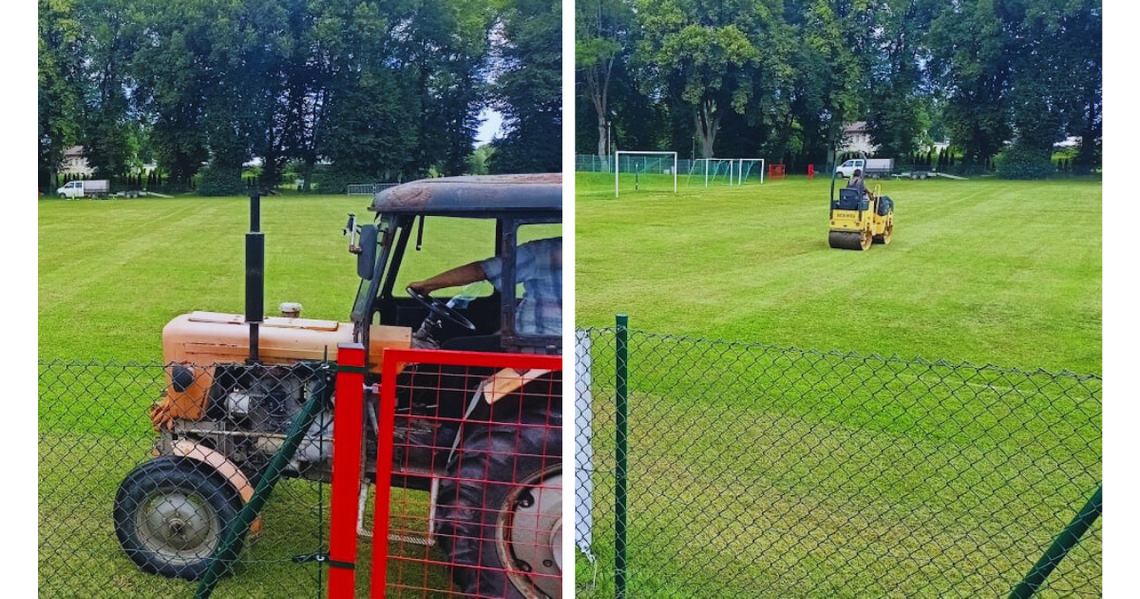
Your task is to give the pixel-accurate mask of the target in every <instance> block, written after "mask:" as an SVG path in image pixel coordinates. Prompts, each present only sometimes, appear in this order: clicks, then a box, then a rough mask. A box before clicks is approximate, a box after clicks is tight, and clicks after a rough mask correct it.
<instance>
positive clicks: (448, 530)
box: [436, 410, 562, 599]
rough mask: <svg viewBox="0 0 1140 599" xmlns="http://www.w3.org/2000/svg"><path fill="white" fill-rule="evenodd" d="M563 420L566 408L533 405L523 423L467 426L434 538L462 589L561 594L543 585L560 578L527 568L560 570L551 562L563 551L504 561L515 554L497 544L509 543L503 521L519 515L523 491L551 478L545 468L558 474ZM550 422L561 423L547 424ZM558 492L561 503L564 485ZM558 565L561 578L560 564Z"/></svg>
mask: <svg viewBox="0 0 1140 599" xmlns="http://www.w3.org/2000/svg"><path fill="white" fill-rule="evenodd" d="M561 420H562V415H561V413H556V414H549V415H548V414H547V413H546V411H545V410H543V411H541V412H540V411H538V410H531V411H525V412H523V414H522V416H521V418H520V420H519V421H518V422H519V423H521V426H520V424H516V423H510V424H505V423H497V422H493V423H479V424H476V425H472V424H470V423H469V424H467V425H465V427H464V428H465V429H466V430H465V431H464V434H463V440H462V442H461V443H460V445H459V451H458V455H459V458H458V459H457V460H455V461H454V463H452V464H451V465H450V467H449V468H448V472H447V476H446V478H444V479H443V480H442V481H441V483H440V487H439V500H438V501H439V507H438V512H437V513H438V522H439V525H438V527H437V537H436V538H437V539H439V543H440V546H441V548H442V549H443V550H444V552H445V553H446V554H447V555H448V556H449V557H450V561H451V563H452V572H451V576H452V580H453V581H454V583H455V586H456V587H457V590H458V591H459V593H461V594H462V595H464V596H471V597H509V598H512V599H515V598H522V597H528V596H536V595H537V596H543V595H551V596H557V594H558V591H557V590H554V592H553V593H548V592H545V591H544V590H543V587H547V588H549V586H548V585H549V584H550V583H551V582H555V583H557V580H554V579H552V578H551V577H550V576H537V577H536V576H530V575H529V574H528V573H530V572H535V573H539V574H542V573H549V572H550V571H551V570H552V569H554V568H555V564H554V562H555V561H557V562H560V561H561V559H560V555H557V553H556V558H557V559H555V560H544V562H545V561H549V562H550V563H541V564H533V565H531V564H526V563H522V562H517V563H511V564H507V565H504V563H503V562H504V559H503V557H505V556H509V555H511V552H510V551H509V550H506V551H503V549H504V547H500V543H504V544H505V543H506V541H503V540H501V539H499V534H498V533H499V531H500V529H501V522H502V521H503V520H505V519H507V517H508V516H510V515H511V514H512V512H516V513H517V510H516V509H515V508H516V506H517V505H521V504H520V500H519V499H518V498H519V497H529V498H530V501H533V496H532V495H531V494H530V493H529V492H528V489H534V488H536V485H538V484H539V483H541V481H542V480H543V477H544V476H545V477H546V478H545V479H546V480H549V479H551V478H553V475H551V476H546V475H545V473H552V472H558V473H560V472H561V463H562V457H561V453H562V428H561ZM553 423H556V425H554V426H548V424H553ZM528 481H529V482H528ZM558 495H559V497H558V498H557V501H558V504H559V505H561V497H560V495H561V492H560V491H558ZM540 496H541V495H540ZM542 501H547V500H546V499H543V500H542ZM526 507H529V506H526ZM558 509H561V508H560V507H559V508H558ZM560 521H561V520H560V519H559V522H560ZM559 538H560V536H559ZM556 551H557V550H556ZM508 561H509V558H508ZM557 571H558V575H559V576H560V575H561V569H560V568H558V569H557ZM508 573H510V574H508ZM519 579H523V580H524V582H522V583H520V582H518V580H519ZM536 579H537V581H536ZM520 584H521V585H522V586H525V587H528V590H527V592H526V593H524V592H523V591H520V590H519V588H518V587H519V586H520ZM555 588H557V587H555Z"/></svg>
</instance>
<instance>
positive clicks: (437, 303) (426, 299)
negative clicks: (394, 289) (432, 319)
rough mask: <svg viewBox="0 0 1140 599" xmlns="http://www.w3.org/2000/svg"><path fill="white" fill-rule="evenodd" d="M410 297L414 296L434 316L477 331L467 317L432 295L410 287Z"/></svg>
mask: <svg viewBox="0 0 1140 599" xmlns="http://www.w3.org/2000/svg"><path fill="white" fill-rule="evenodd" d="M408 295H410V296H412V299H414V300H416V301H417V302H419V303H421V304H423V305H424V307H425V308H427V309H428V311H429V312H431V313H432V314H435V315H436V316H438V317H440V318H443V319H446V320H448V321H449V322H452V323H455V324H457V325H459V326H461V327H463V328H465V329H467V330H470V331H474V330H475V325H474V324H473V323H472V322H471V321H470V320H467V317H465V316H463V315H462V314H460V313H459V312H457V311H456V310H455V309H454V308H452V307H451V306H448V305H447V303H446V302H444V301H441V300H439V299H436V298H434V297H432V296H430V295H427V294H424V293H420V292H419V291H416V290H415V289H412V288H411V287H408Z"/></svg>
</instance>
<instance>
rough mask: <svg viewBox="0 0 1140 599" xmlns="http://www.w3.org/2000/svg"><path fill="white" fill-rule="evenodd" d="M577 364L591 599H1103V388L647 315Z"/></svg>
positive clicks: (607, 336) (580, 497)
mask: <svg viewBox="0 0 1140 599" xmlns="http://www.w3.org/2000/svg"><path fill="white" fill-rule="evenodd" d="M576 360H577V365H576V371H577V378H578V387H577V389H576V392H577V398H576V410H575V414H576V430H577V433H576V434H577V437H576V450H577V454H578V455H577V456H576V464H575V469H576V477H577V485H576V489H577V496H576V511H577V518H576V520H577V522H578V524H579V525H578V527H577V529H576V539H575V540H576V545H577V546H578V548H579V551H578V554H577V555H578V557H577V565H576V581H575V582H576V587H577V596H579V597H620V596H628V597H744V596H748V597H757V596H762V597H883V596H906V597H934V596H962V597H1007V596H1011V593H1013V592H1014V589H1015V588H1018V586H1019V584H1032V585H1033V590H1035V591H1036V596H1040V597H1071V596H1099V595H1100V594H1101V564H1102V559H1101V522H1100V520H1096V519H1095V518H1090V517H1089V513H1090V509H1091V508H1089V507H1088V506H1086V507H1085V509H1082V507H1081V506H1083V505H1086V503H1088V504H1090V505H1091V504H1092V502H1090V500H1089V497H1090V496H1092V495H1093V494H1094V492H1096V491H1097V490H1098V488H1099V486H1100V483H1101V456H1102V454H1101V407H1102V401H1101V393H1102V380H1101V378H1100V377H1099V376H1092V375H1080V374H1074V373H1071V372H1059V373H1055V372H1047V371H1044V370H1019V369H1012V368H1000V367H996V366H992V365H985V366H976V365H972V364H968V363H952V362H945V361H927V360H922V359H902V358H899V357H881V356H874V355H872V356H863V355H858V354H853V353H839V352H816V351H805V350H798V349H793V348H781V347H775V346H769V345H761V344H747V343H729V342H722V341H708V340H700V339H690V338H682V337H673V336H667V335H657V334H651V333H645V332H640V331H636V330H630V329H628V326H627V324H626V323H625V321H619V324H618V326H617V327H616V328H598V329H585V330H579V331H578V348H577V350H576ZM1095 499H1096V506H1097V512H1098V513H1099V505H1100V504H1099V496H1098V497H1096V498H1095ZM611 510H612V512H611ZM1074 514H1078V518H1077V519H1076V520H1074ZM1077 521H1079V522H1080V523H1081V525H1082V526H1084V527H1085V528H1087V532H1084V531H1077V530H1076V529H1073V528H1072V527H1071V526H1067V525H1070V522H1077ZM1062 531H1066V532H1065V533H1062ZM1079 532H1083V536H1081V534H1079ZM1078 539H1079V542H1078ZM1055 540H1056V541H1057V542H1062V541H1063V542H1064V543H1065V545H1066V547H1064V551H1060V549H1059V548H1057V547H1054V548H1053V549H1050V548H1051V546H1053V544H1054V541H1055ZM1061 555H1064V559H1063V560H1062V559H1060V558H1059V557H1058V556H1061ZM1035 564H1037V567H1035ZM1041 564H1048V566H1049V567H1050V568H1052V572H1051V573H1050V572H1047V571H1045V569H1044V568H1041V567H1040V566H1041ZM1027 572H1030V573H1031V577H1029V578H1027V579H1026V581H1023V577H1026V573H1027ZM1046 575H1047V577H1046ZM1015 596H1018V597H1023V596H1027V595H1015Z"/></svg>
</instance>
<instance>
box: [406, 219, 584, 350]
mask: <svg viewBox="0 0 1140 599" xmlns="http://www.w3.org/2000/svg"><path fill="white" fill-rule="evenodd" d="M515 255H516V262H515V279H516V280H517V281H518V282H519V283H522V286H523V294H522V300H521V301H520V302H519V304H518V307H517V308H516V311H515V332H516V333H518V334H520V335H542V336H548V335H561V334H562V238H561V237H551V238H548V239H538V240H535V241H529V242H527V243H524V244H522V245H520V246H518V248H517V250H516V251H515ZM502 273H503V260H502V258H500V257H498V256H495V257H491V258H487V259H486V260H480V261H477V262H471V263H469V264H464V265H463V266H458V267H456V268H453V269H451V270H447V271H444V272H441V273H439V274H437V275H435V276H434V277H431V278H430V279H425V280H423V281H416V282H414V283H410V284H408V289H409V290H411V291H414V292H416V293H419V294H421V295H429V294H431V292H433V291H436V290H438V289H446V288H449V287H460V286H463V285H469V284H471V283H475V282H478V281H489V282H490V283H491V284H492V285H494V287H495V289H496V290H497V291H499V292H500V293H502V291H503V289H502ZM448 345H449V347H448V349H477V350H483V351H496V350H498V349H500V347H501V346H500V340H499V338H498V335H491V336H488V337H468V338H460V339H453V340H451V342H449V343H448ZM459 346H465V347H459Z"/></svg>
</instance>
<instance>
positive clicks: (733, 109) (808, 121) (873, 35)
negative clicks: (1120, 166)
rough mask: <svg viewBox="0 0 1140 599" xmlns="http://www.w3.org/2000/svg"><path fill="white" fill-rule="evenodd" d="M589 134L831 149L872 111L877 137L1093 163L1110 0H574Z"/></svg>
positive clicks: (728, 147)
mask: <svg viewBox="0 0 1140 599" xmlns="http://www.w3.org/2000/svg"><path fill="white" fill-rule="evenodd" d="M575 11H576V22H575V28H576V31H575V38H576V48H575V51H576V52H575V67H576V82H575V86H576V93H577V95H578V102H577V103H576V106H577V114H576V119H577V120H576V123H577V127H576V140H575V143H576V145H577V147H578V148H579V152H583V153H596V154H598V155H600V156H606V155H611V154H612V153H613V150H615V149H618V148H620V149H628V150H667V151H675V152H678V154H679V155H682V156H692V157H705V158H709V157H714V156H726V157H736V156H764V157H767V158H768V159H769V160H770V161H771V162H773V163H776V162H782V163H787V164H788V165H789V167H791V168H795V166H796V165H797V164H804V163H823V162H832V161H833V160H834V159H835V158H836V156H835V155H834V153H835V151H836V148H837V147H840V146H841V143H842V141H843V130H844V127H845V126H847V125H850V124H852V123H854V122H857V121H865V122H866V123H867V127H868V130H869V133H870V137H871V141H872V143H873V144H874V145H876V146H877V147H878V148H877V154H878V155H880V156H884V157H897V158H902V157H904V156H908V155H912V154H915V155H916V154H917V153H919V152H925V151H926V150H927V148H929V147H930V146H931V145H932V144H933V143H934V142H940V141H943V140H949V142H950V144H951V147H952V155H953V156H955V160H960V161H961V162H962V163H963V164H964V165H966V166H973V167H977V168H984V167H985V165H987V164H991V163H994V164H996V167H997V169H998V170H999V173H1000V172H1002V171H1003V170H1004V171H1005V173H1006V174H1008V175H1009V176H1014V177H1022V176H1042V175H1044V174H1046V173H1047V172H1051V171H1052V170H1054V169H1055V166H1054V164H1053V162H1052V153H1053V147H1054V144H1055V143H1056V142H1059V141H1062V140H1064V139H1066V138H1067V137H1068V136H1077V137H1080V138H1081V140H1082V142H1081V145H1080V147H1079V150H1078V152H1077V155H1076V156H1075V157H1074V158H1073V159H1072V164H1071V170H1072V171H1073V172H1088V171H1089V170H1091V169H1093V168H1096V167H1097V166H1099V164H1100V152H1101V135H1102V126H1103V123H1102V99H1101V95H1102V90H1101V74H1102V62H1101V47H1102V46H1101V20H1102V16H1101V13H1102V9H1101V3H1100V1H1099V0H1066V1H1061V0H954V1H952V2H947V1H945V0H579V1H578V2H576V4H575Z"/></svg>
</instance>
